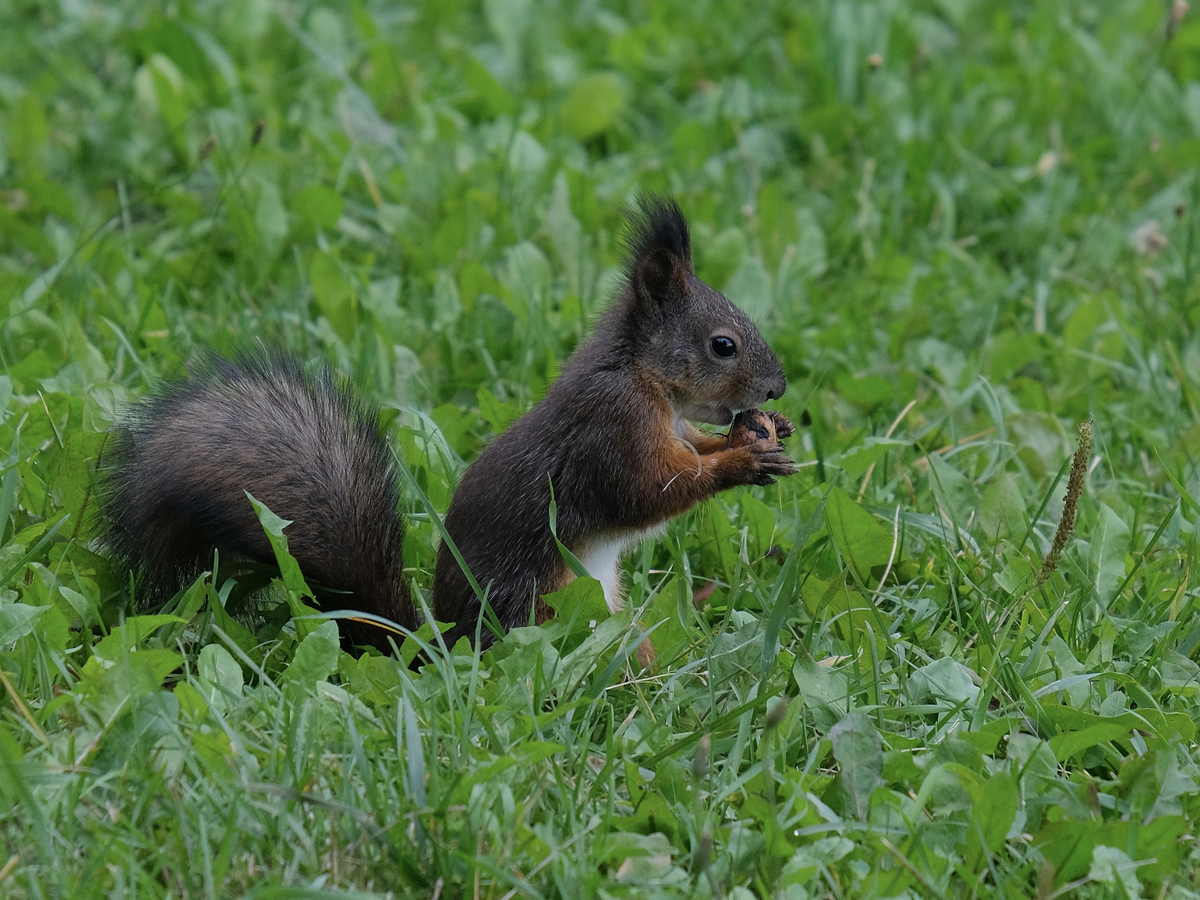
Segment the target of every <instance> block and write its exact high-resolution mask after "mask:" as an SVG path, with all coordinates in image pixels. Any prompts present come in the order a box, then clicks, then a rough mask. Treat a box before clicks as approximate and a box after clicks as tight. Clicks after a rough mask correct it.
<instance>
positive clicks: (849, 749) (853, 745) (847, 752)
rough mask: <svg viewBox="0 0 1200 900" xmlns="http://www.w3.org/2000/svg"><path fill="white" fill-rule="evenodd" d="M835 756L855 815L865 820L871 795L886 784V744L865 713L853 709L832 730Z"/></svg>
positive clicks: (830, 737) (830, 732)
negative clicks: (884, 756) (884, 778)
mask: <svg viewBox="0 0 1200 900" xmlns="http://www.w3.org/2000/svg"><path fill="white" fill-rule="evenodd" d="M829 740H830V741H832V742H833V756H834V759H836V760H837V761H838V766H839V769H840V772H839V776H838V777H839V778H840V779H841V783H842V789H843V790H844V791H845V792H846V796H848V797H849V798H850V802H851V804H852V806H853V808H854V812H855V814H856V815H857V816H858V817H859V818H860V819H863V820H865V819H866V818H867V808H868V806H869V804H870V801H871V794H872V792H873V791H874V790H875V788H877V787H878V786H879V785H881V784H883V778H882V777H880V776H881V774H882V772H883V745H882V743H881V741H880V738H879V732H878V731H876V730H875V725H874V724H873V723H872V722H871V720H870V719H868V718H867V717H866V716H865V715H863V714H862V713H859V712H852V713H850V715H848V716H846V717H845V718H844V719H842V720H841V721H840V722H838V723H837V724H836V725H834V726H833V728H831V729H830V730H829Z"/></svg>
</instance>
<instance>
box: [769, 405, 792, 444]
mask: <svg viewBox="0 0 1200 900" xmlns="http://www.w3.org/2000/svg"><path fill="white" fill-rule="evenodd" d="M763 412H765V413H766V414H767V416H768V417H769V418H770V419H771V421H772V422H773V423H774V424H775V437H777V438H779V440H783V439H784V438H786V437H791V436H792V435H793V434H795V433H796V426H795V425H793V424H792V422H791V420H790V419H789V418H788V417H787V416H785V415H784V414H783V413H781V412H779V411H777V410H774V409H767V410H763Z"/></svg>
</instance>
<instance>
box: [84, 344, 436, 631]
mask: <svg viewBox="0 0 1200 900" xmlns="http://www.w3.org/2000/svg"><path fill="white" fill-rule="evenodd" d="M101 468H102V474H103V476H104V479H105V482H106V485H107V493H106V496H105V498H104V511H105V520H106V523H107V530H108V541H109V544H110V547H111V549H112V551H113V554H114V556H115V558H116V559H117V561H118V562H119V563H120V564H121V565H123V566H124V567H125V568H126V569H127V570H128V571H129V572H132V573H134V575H135V579H136V581H137V584H138V589H139V593H141V594H142V595H145V596H149V597H151V598H152V599H166V597H169V596H170V594H171V593H173V592H174V591H176V590H178V589H179V587H181V586H182V585H183V584H186V583H187V581H188V580H190V579H192V578H194V577H195V576H196V575H197V574H198V573H199V572H201V571H203V570H204V569H206V568H208V567H210V566H211V565H212V559H213V549H214V548H216V549H218V550H219V551H220V554H221V558H222V559H231V558H232V559H248V560H253V561H256V562H263V563H273V562H274V560H275V557H274V553H273V552H272V550H271V546H270V544H269V543H268V541H267V538H266V535H265V534H264V533H263V530H262V526H261V525H260V524H259V521H258V518H257V516H256V515H255V513H254V509H253V508H252V507H251V505H250V501H249V499H248V498H247V497H246V492H247V491H249V492H250V493H251V494H253V495H254V497H255V498H256V499H258V500H259V501H261V502H263V503H265V504H266V505H267V506H268V507H269V508H270V509H271V510H272V511H273V512H274V513H275V514H276V515H279V516H281V517H283V518H284V519H290V520H291V521H292V524H291V525H290V526H289V527H288V528H287V531H286V534H287V538H288V545H289V549H290V550H291V553H292V555H293V556H294V557H295V558H296V561H297V562H298V563H299V564H300V568H301V571H303V573H304V575H305V577H306V578H308V579H310V580H311V581H312V582H316V583H317V584H319V585H321V586H323V587H324V588H328V589H331V590H334V591H338V592H346V595H341V594H337V595H334V599H332V600H331V601H330V604H331V605H334V606H337V607H344V608H350V609H361V610H364V611H367V612H371V613H374V614H376V615H380V616H384V617H386V618H388V619H391V620H392V621H395V622H398V623H399V624H401V625H404V626H406V627H408V628H414V627H415V626H416V621H415V620H416V616H415V614H414V612H413V607H412V603H411V601H410V598H409V591H408V588H407V585H406V584H405V583H404V577H403V569H402V567H403V563H402V546H403V541H404V524H403V520H402V519H401V517H400V513H399V510H398V508H397V507H398V505H399V495H398V492H397V489H396V473H395V469H394V467H393V465H392V458H391V453H390V450H389V448H388V445H387V442H386V440H385V439H384V437H383V435H382V434H381V433H380V430H379V423H378V417H377V415H376V411H375V410H374V409H373V408H372V407H370V406H369V405H368V404H366V403H364V402H363V401H362V399H361V398H360V397H359V396H358V395H357V394H356V393H355V392H354V390H353V389H352V388H351V387H350V386H349V385H348V384H346V383H344V382H342V381H340V380H338V379H336V378H334V377H333V376H332V375H331V374H330V373H329V371H328V370H327V369H320V370H318V371H315V372H309V371H306V370H305V368H304V367H303V366H302V365H301V364H300V363H299V362H298V361H297V360H295V359H292V358H289V357H286V356H283V355H269V354H257V355H248V356H244V357H240V358H238V359H236V360H234V361H229V360H226V359H223V358H220V357H216V356H212V357H210V358H208V359H207V360H205V361H204V362H202V363H201V364H200V365H199V366H198V367H197V369H196V370H195V371H194V372H193V373H192V374H191V375H190V376H189V377H188V378H186V379H183V380H181V381H179V382H176V383H174V384H172V385H169V386H167V387H165V388H164V389H163V390H161V391H159V392H158V393H157V394H155V395H154V396H152V397H150V398H149V399H147V400H145V401H144V402H142V403H141V404H140V405H139V406H137V407H136V408H135V409H134V410H133V411H132V412H131V413H130V415H129V416H128V417H127V418H126V420H125V421H124V422H123V423H122V424H121V425H120V426H119V427H118V428H117V429H116V430H115V432H114V435H113V439H112V440H111V441H110V442H109V447H108V449H106V452H105V457H104V459H103V461H102V464H101ZM342 634H343V636H344V637H345V638H346V639H348V640H349V642H351V643H355V644H369V645H373V646H378V647H380V648H381V649H384V650H387V649H388V647H389V645H388V641H387V634H388V632H386V631H384V630H383V629H380V628H376V627H374V626H371V625H369V624H359V623H354V622H345V621H343V622H342Z"/></svg>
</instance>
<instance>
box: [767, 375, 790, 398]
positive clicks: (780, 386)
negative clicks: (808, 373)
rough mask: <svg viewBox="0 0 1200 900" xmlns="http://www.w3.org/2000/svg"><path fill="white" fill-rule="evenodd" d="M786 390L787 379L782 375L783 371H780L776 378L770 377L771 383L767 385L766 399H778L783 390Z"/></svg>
mask: <svg viewBox="0 0 1200 900" xmlns="http://www.w3.org/2000/svg"><path fill="white" fill-rule="evenodd" d="M786 390H787V379H785V378H784V377H783V372H780V373H779V376H778V377H777V378H773V379H771V383H770V385H768V387H767V399H768V400H778V399H779V398H780V397H782V396H783V392H784V391H786Z"/></svg>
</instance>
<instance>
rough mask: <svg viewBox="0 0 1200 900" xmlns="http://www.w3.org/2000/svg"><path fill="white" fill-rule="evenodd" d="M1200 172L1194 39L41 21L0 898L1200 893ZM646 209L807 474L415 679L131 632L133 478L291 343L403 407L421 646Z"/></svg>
mask: <svg viewBox="0 0 1200 900" xmlns="http://www.w3.org/2000/svg"><path fill="white" fill-rule="evenodd" d="M1198 170H1200V15H1197V12H1196V11H1192V12H1188V11H1187V3H1185V2H1182V0H1175V2H1174V3H1172V2H1171V0H1036V2H1035V0H805V2H800V0H792V2H783V0H778V2H777V0H764V2H759V3H746V2H742V0H695V2H691V3H670V2H667V0H604V2H601V0H581V2H577V3H572V2H565V0H547V2H542V3H539V2H535V0H485V2H484V3H483V4H482V6H476V5H475V4H472V3H466V2H462V0H388V2H384V0H356V2H353V3H347V4H340V3H331V4H329V5H327V6H321V5H317V4H316V3H313V2H310V0H220V2H218V0H188V2H180V3H165V4H157V3H150V2H145V0H107V2H95V0H44V2H37V0H9V2H7V3H3V4H0V304H2V305H0V309H2V310H3V312H2V313H0V372H2V373H3V374H0V682H2V685H0V801H2V802H0V896H3V897H6V898H10V897H11V898H21V900H24V898H92V897H114V898H134V897H137V898H160V897H161V898H190V897H204V898H207V897H214V898H216V897H222V898H224V897H229V898H241V897H255V898H318V897H333V896H359V897H385V896H388V897H397V898H430V897H434V898H458V897H470V898H487V900H510V898H543V897H544V898H551V897H562V898H572V900H575V898H593V897H595V898H602V897H603V898H615V897H647V898H667V897H713V898H730V900H751V898H756V897H757V898H786V900H808V898H839V900H840V898H858V897H870V898H899V897H914V898H915V897H921V898H925V897H931V898H947V900H951V898H960V897H987V898H993V897H995V898H1009V900H1012V898H1022V897H1037V898H1040V900H1049V898H1052V897H1081V898H1121V900H1128V898H1135V897H1143V898H1172V900H1182V898H1196V897H1200V878H1197V877H1196V876H1194V875H1193V874H1192V869H1193V867H1196V866H1200V844H1198V842H1197V837H1196V835H1197V833H1198V832H1197V828H1198V826H1200V745H1198V743H1197V739H1196V726H1197V722H1198V721H1200V666H1198V665H1197V661H1198V660H1200V615H1198V613H1197V606H1198V604H1200V560H1198V559H1197V554H1196V533H1197V526H1198V525H1200V277H1197V270H1198V269H1200V233H1198V232H1200V229H1198V227H1197V215H1198V212H1200V177H1198V174H1197V173H1198ZM638 191H659V192H669V193H671V194H673V195H675V196H676V197H677V198H678V200H679V202H680V204H681V206H682V207H683V209H684V211H685V212H686V213H687V215H688V217H689V219H690V221H691V225H692V236H693V245H694V248H695V254H696V266H697V272H698V274H699V275H700V276H701V277H702V278H704V279H705V280H706V281H708V282H709V283H711V284H713V285H714V286H716V287H718V288H720V289H722V290H723V291H724V292H725V293H726V294H728V295H729V296H730V297H731V298H732V299H733V300H734V301H735V302H737V303H738V304H739V305H741V306H742V307H743V308H744V309H746V310H747V312H748V313H750V314H751V316H752V317H753V318H754V319H755V320H756V321H757V322H758V324H759V327H760V329H761V331H762V332H763V334H764V335H765V337H766V338H767V340H768V341H769V342H770V343H771V344H772V346H773V347H774V348H775V350H776V352H777V353H778V355H779V357H780V360H781V362H782V363H783V366H784V368H785V370H786V372H787V376H788V381H789V387H788V391H787V393H786V395H785V396H784V398H783V399H782V400H781V401H780V403H779V408H780V409H781V410H782V411H783V412H784V413H785V414H786V415H788V416H789V417H791V418H792V419H793V420H794V421H796V422H797V423H803V427H801V428H800V429H799V430H798V433H797V434H796V435H795V436H794V437H793V438H791V439H790V441H789V444H790V450H791V453H792V455H793V456H794V457H795V458H796V459H797V461H798V462H799V463H800V464H801V466H802V468H801V471H800V472H799V474H797V475H795V476H793V477H791V478H788V479H786V480H784V481H782V482H780V483H779V484H777V485H774V486H772V487H769V488H753V489H739V490H734V491H729V492H727V493H725V494H722V495H720V496H719V497H718V498H717V499H715V500H713V501H711V502H709V503H706V504H704V505H703V506H701V507H698V508H697V509H695V510H693V511H692V512H691V513H689V514H687V515H685V516H682V517H681V518H679V519H677V520H675V521H674V522H672V524H671V525H670V527H669V528H668V529H667V531H666V533H665V536H663V537H662V538H661V539H659V540H656V541H653V542H648V543H646V544H645V545H644V546H642V547H641V548H640V549H638V550H636V551H635V552H634V553H633V554H632V555H631V558H630V559H629V560H628V561H627V563H626V582H627V584H628V586H629V601H630V602H629V606H630V610H629V611H628V612H625V613H621V614H618V615H615V616H611V617H608V616H606V615H604V614H602V613H601V612H600V609H601V608H602V605H603V604H602V600H600V599H598V596H597V593H596V591H597V586H596V585H595V584H594V583H592V582H590V581H579V582H576V583H575V584H574V585H573V586H572V587H571V588H570V589H569V590H568V591H567V592H564V594H563V595H561V596H559V597H558V598H557V599H556V600H555V602H556V603H557V604H558V605H559V607H560V608H561V609H562V610H564V611H565V614H564V615H561V616H560V618H559V619H558V620H557V621H556V622H554V623H551V624H549V625H546V626H542V627H530V628H521V629H516V630H514V631H512V632H510V633H509V634H508V635H507V636H506V637H505V638H504V639H503V640H501V641H499V642H498V643H497V644H496V645H495V647H494V648H493V649H491V650H490V651H489V652H487V653H485V654H482V655H479V654H477V653H473V652H472V651H471V649H470V648H469V647H465V646H460V647H459V648H458V649H457V650H455V651H452V652H447V653H439V654H437V655H436V658H435V661H434V662H433V663H431V664H429V665H426V666H425V667H424V668H422V669H421V670H419V671H410V670H409V668H407V667H406V666H405V665H404V663H403V662H401V661H397V660H394V659H392V658H390V657H383V656H378V655H367V656H363V657H360V658H357V659H356V658H354V657H351V656H349V655H346V654H344V653H342V652H340V651H339V649H338V643H337V632H336V623H335V622H333V621H329V620H324V619H322V618H320V617H318V616H315V615H314V614H312V611H311V610H307V615H299V616H297V615H295V614H296V613H306V609H305V607H304V606H303V599H302V597H301V596H300V594H299V593H298V591H297V590H296V587H297V586H296V585H295V584H294V583H286V584H285V583H279V582H276V583H275V584H274V585H273V586H272V587H271V588H270V589H269V590H268V591H267V592H266V594H265V595H260V597H259V599H258V600H257V601H256V604H255V605H254V607H253V609H252V611H251V612H250V614H245V613H244V612H238V610H239V609H240V610H244V609H245V603H244V598H242V596H241V595H240V594H239V593H238V592H237V591H236V590H234V588H235V585H234V584H233V582H231V581H228V580H226V579H224V578H222V577H220V575H219V573H218V575H217V576H216V577H215V578H211V579H202V580H200V581H198V582H197V583H195V584H194V585H192V586H191V587H190V588H189V589H187V590H186V591H184V592H183V593H181V594H180V595H179V596H177V597H176V598H175V599H174V600H173V601H171V603H170V604H169V605H168V606H167V607H166V608H165V609H145V608H143V607H141V606H138V605H137V604H136V603H131V602H130V595H131V592H130V585H129V584H128V583H126V582H125V581H123V580H122V578H121V576H120V575H119V573H117V572H116V571H115V570H114V568H113V566H112V565H111V563H110V560H109V555H108V550H107V549H106V548H105V546H104V545H103V544H102V543H101V542H100V541H99V540H98V539H97V534H98V527H97V523H98V519H97V512H96V510H97V504H98V500H97V481H96V475H95V462H96V459H97V457H98V456H100V455H101V454H102V453H103V451H104V444H105V437H106V433H107V431H108V429H109V428H110V427H111V426H112V424H113V423H114V422H115V421H116V420H117V419H118V418H119V417H120V415H121V413H122V411H123V410H124V409H126V408H128V405H129V404H130V403H131V402H133V401H134V400H136V399H137V398H138V397H141V396H144V395H145V394H147V393H148V392H149V391H151V390H153V389H154V388H155V386H156V385H160V384H162V383H163V381H164V379H167V378H170V377H173V376H175V375H177V374H178V373H179V372H181V371H182V370H183V366H184V364H185V363H186V362H187V360H189V359H190V358H193V357H195V356H196V355H197V354H198V353H199V352H202V351H203V350H204V349H205V348H209V347H215V348H217V349H218V350H221V351H226V352H229V351H234V350H236V349H237V348H240V347H246V346H248V345H251V344H252V343H253V342H256V341H257V342H262V343H264V344H266V345H269V346H286V347H289V348H292V349H293V350H295V351H296V352H298V353H299V354H301V355H302V356H304V357H305V358H306V359H311V360H317V359H322V358H323V359H327V360H329V361H331V362H332V363H333V364H335V365H336V366H337V367H339V368H340V369H341V370H342V371H344V372H346V373H347V374H348V375H349V376H350V377H351V378H353V380H354V381H355V382H356V383H358V384H359V385H360V387H361V389H362V390H363V392H364V393H366V394H368V395H369V396H371V397H373V398H375V399H376V400H377V401H379V402H380V403H381V404H382V405H383V407H384V420H385V424H386V427H387V431H388V434H389V437H390V439H391V441H392V444H393V446H394V448H395V450H396V453H397V455H398V458H399V459H400V460H402V462H403V464H404V466H405V468H406V469H407V471H408V472H409V473H410V474H411V476H412V478H411V482H410V481H409V480H406V482H405V486H404V489H403V496H404V507H405V508H404V509H403V510H402V511H401V512H402V514H403V515H404V516H405V518H406V520H407V522H408V534H407V538H406V545H405V565H406V570H407V572H408V574H409V575H410V576H411V581H412V583H413V585H414V590H415V592H416V595H417V596H419V597H423V598H427V597H428V591H429V586H430V584H431V582H432V568H433V562H434V557H435V552H436V547H437V541H438V530H437V523H436V522H435V520H434V518H433V514H436V513H440V512H443V511H444V510H445V509H446V506H447V504H448V502H449V496H450V493H451V491H452V489H453V486H454V484H455V482H456V479H457V477H458V475H459V474H460V473H461V471H462V469H463V467H464V466H465V465H466V463H467V462H469V461H470V460H471V459H473V458H474V457H475V455H476V454H477V453H478V452H479V450H480V448H481V447H483V446H484V445H485V444H486V443H487V441H488V440H489V439H490V438H491V437H492V436H493V435H494V434H496V433H498V432H499V431H502V430H503V429H504V428H505V427H506V426H507V425H508V424H509V423H510V422H511V421H512V420H513V419H514V418H515V417H516V416H517V415H518V414H519V413H520V412H521V411H523V410H525V409H526V408H528V407H529V406H530V405H531V404H532V403H533V402H535V401H536V400H537V399H538V398H539V397H541V396H542V395H543V394H544V392H545V391H546V388H547V385H548V384H549V383H550V382H551V381H552V380H553V378H554V376H555V372H556V371H557V367H558V366H559V364H560V363H561V362H562V361H563V360H564V359H565V358H566V357H567V356H568V355H569V354H570V352H571V350H572V348H573V347H574V346H575V345H576V344H577V343H578V342H579V340H580V338H581V337H582V336H583V335H584V334H586V333H587V331H588V328H589V323H590V321H591V320H592V319H593V318H594V317H595V316H596V314H597V313H598V312H599V311H600V310H601V309H603V308H604V306H605V304H606V303H607V302H608V300H609V299H610V297H611V296H612V293H613V289H614V286H615V285H616V284H617V282H618V279H619V277H620V276H619V272H620V262H621V245H620V234H621V228H622V221H623V220H622V210H623V207H624V206H625V204H626V203H627V202H628V201H629V200H630V199H631V198H632V197H633V196H634V195H635V193H636V192H638ZM1089 423H1090V424H1089ZM1077 451H1079V452H1078V453H1077ZM1073 458H1075V462H1074V465H1073V463H1072V460H1073ZM1069 486H1070V487H1069ZM1065 498H1066V499H1065ZM1072 526H1073V528H1072ZM1194 568H1195V569H1197V572H1193V571H1192V570H1193V569H1194ZM134 593H135V594H136V585H135V586H134ZM571 611H577V612H578V613H580V614H578V615H574V616H572V615H571ZM593 619H595V620H596V621H595V623H594V627H593V626H592V620H593ZM633 619H637V620H638V621H639V622H640V623H641V625H642V626H643V627H646V628H653V629H654V631H653V635H654V642H655V645H656V646H657V648H658V649H659V651H660V656H659V659H658V661H657V664H656V665H655V666H653V667H652V668H650V669H646V670H643V669H642V668H641V667H640V666H639V665H638V664H637V662H636V643H637V629H636V628H635V627H634V625H633V621H632V620H633ZM430 633H431V632H429V631H428V627H427V631H426V634H430ZM413 648H414V645H413V644H412V643H411V639H410V643H408V644H406V646H405V648H403V649H404V650H405V652H406V653H410V652H411V651H412V650H413Z"/></svg>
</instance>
